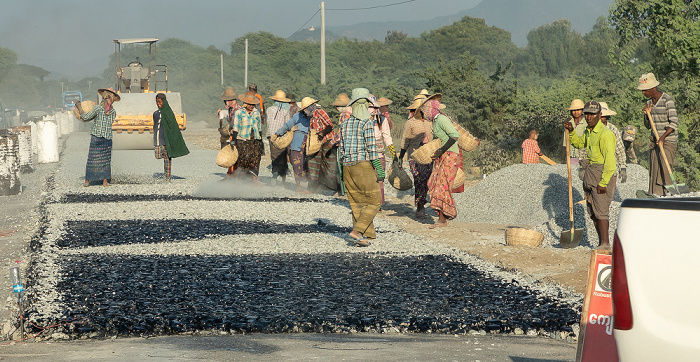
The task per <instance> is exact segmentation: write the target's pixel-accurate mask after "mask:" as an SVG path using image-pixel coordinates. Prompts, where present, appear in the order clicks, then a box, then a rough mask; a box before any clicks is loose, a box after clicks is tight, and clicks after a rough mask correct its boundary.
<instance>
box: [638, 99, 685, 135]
mask: <svg viewBox="0 0 700 362" xmlns="http://www.w3.org/2000/svg"><path fill="white" fill-rule="evenodd" d="M651 102H652V101H651V100H648V101H647V104H649V105H651V106H652V108H651V118H653V119H654V124H655V125H656V131H657V132H658V133H659V137H661V136H662V135H663V134H664V133H666V129H667V128H673V130H674V131H673V132H671V134H669V135H668V136H666V139H665V140H664V142H666V143H678V113H677V112H676V102H675V101H674V100H673V98H671V96H670V95H668V94H666V93H664V94H662V95H661V98H659V100H658V101H657V102H656V104H652V103H651ZM644 125H645V126H646V127H647V128H649V129H651V125H650V124H649V120H647V117H646V116H644ZM653 134H654V132H653V131H652V136H653Z"/></svg>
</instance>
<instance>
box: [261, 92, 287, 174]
mask: <svg viewBox="0 0 700 362" xmlns="http://www.w3.org/2000/svg"><path fill="white" fill-rule="evenodd" d="M270 99H272V100H273V101H275V103H274V104H273V105H272V106H270V107H268V108H267V114H268V119H267V139H268V140H269V139H270V137H271V136H272V135H273V134H275V132H277V130H278V129H280V128H281V127H282V126H283V125H284V124H285V123H287V121H289V120H290V119H291V118H292V115H291V114H290V113H289V109H290V107H291V104H290V102H291V99H289V98H287V94H286V93H285V92H284V91H282V90H277V91H276V92H275V95H274V96H272V97H270ZM270 160H271V167H272V182H273V183H275V182H276V181H277V177H278V176H279V177H281V178H282V187H284V186H285V184H286V182H287V171H288V168H287V149H286V148H284V149H281V148H277V147H275V145H274V144H273V143H272V142H270Z"/></svg>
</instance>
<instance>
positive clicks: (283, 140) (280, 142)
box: [270, 126, 297, 149]
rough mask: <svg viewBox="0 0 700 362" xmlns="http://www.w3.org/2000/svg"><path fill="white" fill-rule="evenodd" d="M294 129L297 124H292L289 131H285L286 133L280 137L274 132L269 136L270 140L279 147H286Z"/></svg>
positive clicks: (290, 141)
mask: <svg viewBox="0 0 700 362" xmlns="http://www.w3.org/2000/svg"><path fill="white" fill-rule="evenodd" d="M296 130H297V126H294V127H293V128H292V129H291V130H290V131H287V133H285V134H283V135H282V136H280V137H278V136H277V135H276V134H273V135H272V136H271V137H270V142H271V143H272V144H273V145H274V146H275V147H277V148H279V149H284V148H287V147H289V145H290V144H292V139H293V138H294V131H296Z"/></svg>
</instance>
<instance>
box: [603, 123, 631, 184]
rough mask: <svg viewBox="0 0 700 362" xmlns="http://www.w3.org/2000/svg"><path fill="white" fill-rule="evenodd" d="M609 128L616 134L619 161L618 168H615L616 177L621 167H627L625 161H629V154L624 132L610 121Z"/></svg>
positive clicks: (617, 159)
mask: <svg viewBox="0 0 700 362" xmlns="http://www.w3.org/2000/svg"><path fill="white" fill-rule="evenodd" d="M607 126H608V128H609V129H610V130H611V131H612V133H613V134H614V135H615V160H616V161H617V162H616V164H617V170H615V177H617V176H619V174H620V170H621V169H627V165H626V164H625V162H626V161H627V154H626V152H627V151H625V145H624V144H623V143H622V133H620V130H619V129H618V128H617V127H615V125H614V124H612V123H610V122H608V124H607Z"/></svg>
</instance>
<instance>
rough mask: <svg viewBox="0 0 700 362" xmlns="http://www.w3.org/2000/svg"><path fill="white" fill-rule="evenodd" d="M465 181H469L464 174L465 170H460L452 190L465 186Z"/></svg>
mask: <svg viewBox="0 0 700 362" xmlns="http://www.w3.org/2000/svg"><path fill="white" fill-rule="evenodd" d="M465 181H467V174H465V173H464V170H462V169H461V168H458V169H457V174H456V175H455V180H454V183H453V184H452V188H453V189H456V188H459V187H460V186H462V185H464V182H465Z"/></svg>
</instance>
